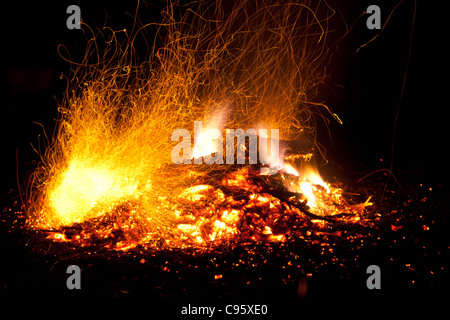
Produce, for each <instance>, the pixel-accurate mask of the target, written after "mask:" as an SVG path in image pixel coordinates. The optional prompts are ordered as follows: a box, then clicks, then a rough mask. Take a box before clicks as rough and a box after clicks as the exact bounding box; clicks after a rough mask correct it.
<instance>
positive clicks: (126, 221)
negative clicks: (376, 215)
mask: <svg viewBox="0 0 450 320" xmlns="http://www.w3.org/2000/svg"><path fill="white" fill-rule="evenodd" d="M307 4H308V1H305V3H291V2H288V3H275V4H272V5H266V6H260V7H256V8H255V6H254V5H252V3H251V2H250V1H248V2H247V1H239V2H237V4H236V6H235V7H234V8H233V9H232V10H231V12H226V11H225V10H223V8H222V4H221V3H220V1H218V3H217V5H216V6H209V5H207V4H205V3H203V2H198V3H197V4H196V5H197V6H198V7H197V8H190V9H189V10H186V11H183V10H182V9H183V8H181V7H180V8H179V7H176V6H175V5H172V4H169V5H168V7H167V8H166V10H164V11H163V16H164V21H163V22H162V23H161V24H160V25H159V28H161V29H165V32H164V36H165V37H166V38H165V39H163V41H161V43H163V45H162V46H161V47H160V48H154V49H153V51H152V52H151V53H150V57H149V61H148V63H145V64H143V65H142V66H139V65H137V66H136V65H132V64H131V63H130V61H134V60H133V57H134V56H133V54H134V53H135V52H134V51H133V50H134V49H133V46H132V43H130V42H127V41H129V39H131V38H133V37H131V36H130V35H128V34H127V33H126V31H117V32H112V34H110V35H106V34H102V36H104V37H106V38H107V39H106V40H107V41H105V42H106V49H105V53H104V55H103V56H101V55H99V54H98V52H96V53H95V54H94V52H92V51H89V50H88V54H87V56H86V58H85V61H83V63H77V65H79V66H81V67H80V68H79V69H78V70H75V72H74V74H75V75H74V76H73V78H72V82H74V83H75V86H73V84H72V87H70V88H71V89H68V90H67V93H66V97H65V100H64V101H63V103H62V105H61V106H60V108H59V111H60V118H59V119H58V130H57V132H56V134H55V136H54V139H53V141H52V143H51V144H50V146H49V147H48V149H47V151H46V152H45V154H43V155H42V162H41V164H40V166H39V167H38V168H37V170H36V173H35V175H34V176H33V184H32V189H31V191H30V195H29V203H30V205H29V208H28V221H29V224H30V225H31V226H32V227H34V228H39V229H45V230H50V231H48V232H49V238H51V239H53V240H55V241H71V242H72V243H76V244H80V245H83V246H84V245H94V244H101V245H104V246H106V247H108V248H114V249H122V250H125V249H128V248H131V247H133V246H136V245H148V246H150V247H158V248H160V247H164V246H172V247H173V246H174V247H180V248H184V247H189V246H197V247H198V246H200V247H208V246H213V245H219V244H223V243H227V242H229V241H249V240H251V241H286V239H287V238H288V237H295V236H296V232H297V231H295V230H298V229H299V228H300V226H302V225H304V224H305V223H307V222H306V221H308V223H310V222H311V221H313V220H311V219H310V218H311V217H315V220H319V221H322V220H320V218H321V217H331V216H335V215H337V214H338V213H340V214H343V213H345V214H349V215H352V217H355V219H356V218H358V217H359V216H360V215H362V214H363V212H364V209H365V207H366V206H367V205H369V204H370V203H368V201H367V202H366V203H364V204H363V205H359V206H356V205H351V204H348V203H346V201H345V200H344V197H343V190H342V189H341V188H337V187H333V186H331V185H330V184H328V183H326V182H324V181H323V180H322V178H321V177H320V175H319V173H318V171H317V169H315V168H314V167H313V166H312V165H310V160H311V157H312V155H311V154H306V155H298V157H297V159H300V160H301V161H303V162H302V164H301V165H300V166H299V169H295V161H294V160H295V158H296V156H293V155H289V156H287V155H285V154H284V152H280V153H278V152H276V151H278V150H275V149H276V148H273V151H272V150H271V152H270V156H269V157H270V159H263V160H264V161H265V163H269V166H267V167H265V168H266V169H267V170H271V169H273V168H276V169H277V170H279V171H277V174H274V175H265V173H267V172H261V171H259V167H258V170H255V168H254V166H252V165H248V162H247V164H244V165H220V166H219V165H213V166H206V167H205V166H204V165H201V164H198V165H185V164H179V165H173V164H171V151H172V147H173V142H172V141H171V134H172V132H174V130H178V129H180V128H189V127H191V126H192V123H194V122H195V121H201V120H204V121H205V123H206V126H205V128H203V129H204V130H203V133H202V134H201V135H200V136H196V137H195V139H194V140H195V143H194V146H193V149H192V154H191V155H190V156H191V157H192V158H193V159H198V158H200V157H202V156H205V155H210V154H211V153H214V152H216V151H217V150H218V148H219V147H221V146H219V145H217V143H216V142H214V136H215V135H216V134H217V133H218V132H219V131H221V130H223V129H224V128H241V129H242V130H246V129H249V128H254V127H257V128H263V129H261V130H259V134H260V137H262V138H263V139H264V138H265V139H267V135H265V132H267V129H271V128H276V129H277V130H278V129H279V132H280V136H279V137H278V133H277V140H276V141H277V142H278V139H279V140H280V141H281V140H284V141H288V140H293V139H294V138H296V137H297V136H299V135H300V134H302V133H303V132H305V131H307V132H312V130H311V129H312V124H313V122H312V120H311V119H312V115H313V112H312V111H311V110H310V109H311V108H320V107H323V108H325V109H326V111H329V112H330V115H331V116H332V117H334V118H335V119H336V120H337V121H340V120H339V118H338V117H337V116H336V115H335V114H334V113H331V111H330V110H329V109H328V107H326V106H324V105H323V104H320V103H317V102H314V101H313V100H312V99H313V97H314V94H315V92H316V90H317V88H316V87H317V84H319V83H320V82H322V81H323V79H324V77H325V69H326V62H327V61H328V60H329V57H328V56H326V55H325V53H326V52H328V50H327V47H326V38H327V33H326V30H327V28H328V26H327V23H328V20H329V19H330V17H331V16H332V15H333V10H331V9H330V8H329V7H328V6H327V5H324V6H322V5H318V6H316V7H314V9H313V8H310V7H309V6H308V5H307ZM319 7H320V8H319ZM177 10H179V11H180V12H178V11H177ZM175 17H180V18H179V21H178V20H177V21H175ZM143 28H145V26H143ZM105 32H106V31H105ZM162 33H163V32H162ZM162 33H161V34H162ZM121 36H123V38H125V39H126V41H125V44H124V45H123V46H121V43H120V40H119V39H121ZM159 36H161V35H157V37H159ZM133 39H134V38H133ZM92 40H93V41H94V40H95V39H92ZM156 42H157V41H155V43H156ZM121 48H122V49H121ZM88 49H89V48H88ZM122 50H123V51H122ZM111 54H112V56H111ZM95 57H97V58H99V59H100V60H101V61H94V62H93V63H90V62H92V59H94V58H95ZM73 87H75V89H73ZM264 130H266V131H264ZM277 132H278V131H277ZM272 146H275V144H273V145H272ZM236 148H237V149H238V151H239V150H244V149H245V144H242V145H238V146H236ZM194 163H197V162H194ZM308 215H309V216H308ZM358 219H359V218H358ZM322 222H323V221H322ZM297 227H298V228H297Z"/></svg>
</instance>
